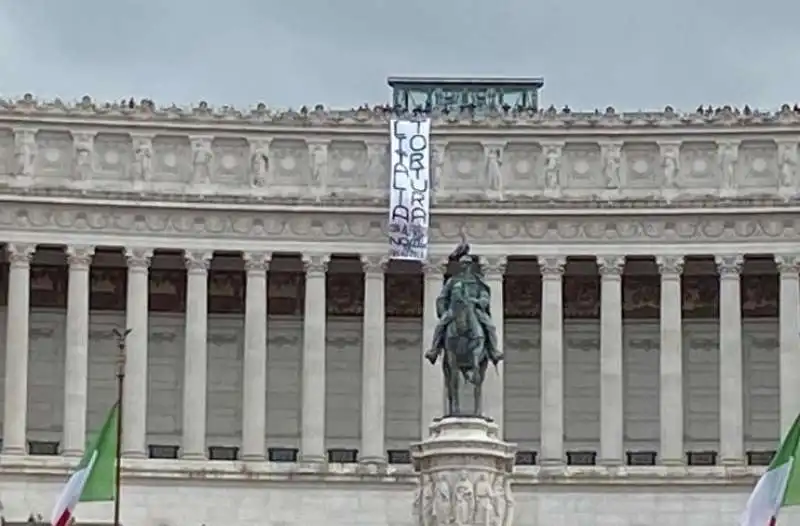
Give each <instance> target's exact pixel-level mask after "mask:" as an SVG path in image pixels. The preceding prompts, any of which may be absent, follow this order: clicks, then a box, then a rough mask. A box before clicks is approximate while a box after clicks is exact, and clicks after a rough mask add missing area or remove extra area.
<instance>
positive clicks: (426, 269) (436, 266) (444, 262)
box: [422, 258, 450, 277]
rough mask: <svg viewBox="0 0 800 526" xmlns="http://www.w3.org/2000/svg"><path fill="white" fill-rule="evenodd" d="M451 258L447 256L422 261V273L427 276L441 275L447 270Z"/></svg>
mask: <svg viewBox="0 0 800 526" xmlns="http://www.w3.org/2000/svg"><path fill="white" fill-rule="evenodd" d="M449 263H450V260H449V259H447V258H434V259H429V260H427V261H423V262H422V273H423V274H424V275H425V276H436V277H441V276H444V274H445V273H446V272H447V266H448V265H449Z"/></svg>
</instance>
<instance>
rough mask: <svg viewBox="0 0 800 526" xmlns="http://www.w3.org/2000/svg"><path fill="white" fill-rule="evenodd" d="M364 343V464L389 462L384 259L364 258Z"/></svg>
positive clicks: (362, 401)
mask: <svg viewBox="0 0 800 526" xmlns="http://www.w3.org/2000/svg"><path fill="white" fill-rule="evenodd" d="M361 262H362V263H363V266H364V341H363V351H362V358H361V389H362V391H361V455H360V459H361V462H363V463H367V464H384V463H386V449H385V444H384V441H385V435H386V431H385V429H386V414H385V411H386V327H385V325H386V303H385V301H386V300H385V298H384V281H385V279H384V276H385V274H384V273H385V271H386V264H387V263H388V260H387V258H386V257H385V256H383V257H378V256H362V257H361Z"/></svg>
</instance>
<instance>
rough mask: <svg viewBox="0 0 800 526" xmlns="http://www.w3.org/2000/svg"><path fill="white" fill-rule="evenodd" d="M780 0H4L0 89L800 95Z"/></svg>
mask: <svg viewBox="0 0 800 526" xmlns="http://www.w3.org/2000/svg"><path fill="white" fill-rule="evenodd" d="M798 18H800V4H798V3H797V2H794V1H791V0H764V1H762V2H759V3H757V4H753V3H752V2H747V3H745V2H743V1H742V0H702V1H689V0H672V1H671V2H658V3H656V2H645V1H642V0H603V1H601V2H589V1H585V0H584V1H580V2H579V1H578V0H537V1H535V2H534V1H529V0H494V1H491V2H490V1H486V0H484V1H478V0H404V1H392V2H390V1H388V0H344V1H339V2H331V1H329V0H293V1H285V0H284V1H280V0H227V1H220V0H113V1H109V0H70V1H58V0H25V1H24V2H22V1H19V0H0V89H2V92H3V94H13V95H19V94H22V93H24V92H33V93H35V94H36V95H37V96H43V97H48V98H52V97H55V96H59V97H62V98H64V99H76V98H79V97H80V96H82V95H84V94H90V95H92V96H93V97H95V98H97V99H100V100H111V99H119V98H123V97H128V96H131V95H133V96H136V97H149V98H152V99H154V100H156V102H157V103H161V104H168V103H171V102H176V103H179V104H181V103H187V102H192V101H198V100H201V99H205V100H208V101H209V102H211V103H212V104H216V105H219V104H235V105H237V106H248V105H250V104H254V103H256V102H258V101H263V102H266V103H267V104H269V105H271V106H294V107H297V106H299V105H302V104H315V103H324V104H327V105H333V106H348V107H349V106H352V105H357V104H359V103H362V102H370V103H377V102H383V101H385V100H387V99H388V95H389V90H388V88H387V87H386V84H385V80H386V77H388V76H391V75H459V76H469V75H508V76H539V75H541V76H544V77H545V90H544V92H543V101H544V103H545V104H550V103H553V104H556V105H562V104H565V103H568V104H570V105H571V106H572V107H574V108H578V109H593V108H595V107H598V108H603V107H605V106H607V105H614V106H616V107H617V108H622V109H628V110H635V109H660V108H662V107H663V106H665V105H667V104H671V105H673V106H676V107H679V108H681V109H684V110H689V109H693V108H694V107H696V106H697V105H698V104H700V103H703V104H709V103H710V104H726V103H727V104H736V105H743V104H745V103H749V104H750V105H752V106H756V107H762V108H766V107H777V106H778V105H780V104H781V103H783V102H795V101H796V100H800V54H798V53H797V51H796V50H797V49H800V31H798V30H797V22H796V21H797V20H798Z"/></svg>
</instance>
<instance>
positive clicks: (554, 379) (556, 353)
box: [539, 256, 566, 466]
mask: <svg viewBox="0 0 800 526" xmlns="http://www.w3.org/2000/svg"><path fill="white" fill-rule="evenodd" d="M565 265H566V258H564V257H561V256H540V257H539V268H540V269H541V273H542V338H541V345H540V349H541V375H542V378H541V382H542V394H541V398H542V401H541V403H542V409H541V415H542V416H541V419H540V422H541V423H540V426H541V439H540V440H541V444H540V446H539V449H540V451H541V459H540V464H541V465H542V466H547V465H559V464H562V463H563V462H564V313H563V309H564V305H563V295H562V292H563V277H564V266H565Z"/></svg>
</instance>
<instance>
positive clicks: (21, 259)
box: [6, 243, 36, 267]
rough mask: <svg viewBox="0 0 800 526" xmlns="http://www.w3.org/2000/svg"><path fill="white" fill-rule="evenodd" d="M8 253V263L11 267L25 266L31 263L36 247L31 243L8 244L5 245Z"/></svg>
mask: <svg viewBox="0 0 800 526" xmlns="http://www.w3.org/2000/svg"><path fill="white" fill-rule="evenodd" d="M6 250H7V251H8V262H9V263H10V264H11V266H12V267H14V266H20V265H21V266H27V265H30V263H31V258H32V257H33V254H34V252H36V245H35V244H32V243H9V244H8V245H6Z"/></svg>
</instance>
